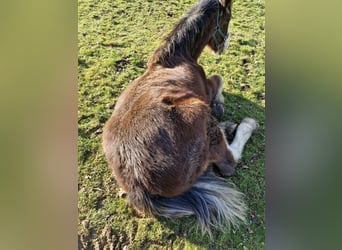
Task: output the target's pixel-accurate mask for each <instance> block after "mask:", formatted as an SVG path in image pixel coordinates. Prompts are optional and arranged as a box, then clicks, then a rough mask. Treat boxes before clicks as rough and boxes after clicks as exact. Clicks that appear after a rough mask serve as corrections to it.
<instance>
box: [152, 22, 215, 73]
mask: <svg viewBox="0 0 342 250" xmlns="http://www.w3.org/2000/svg"><path fill="white" fill-rule="evenodd" d="M191 18H192V19H193V20H190V19H191ZM196 22H203V20H201V17H197V18H196V20H195V21H194V17H193V16H189V17H187V18H184V19H182V20H181V21H180V23H178V24H177V25H176V26H175V28H174V29H173V30H172V31H171V32H170V34H169V35H168V36H167V37H166V39H165V42H164V44H163V45H161V46H160V47H159V48H157V50H156V51H155V52H154V54H153V56H152V58H151V60H150V62H149V65H150V66H153V65H161V66H164V67H173V66H176V65H177V64H179V63H181V62H182V61H192V62H197V59H198V58H199V56H200V55H201V53H202V51H203V49H204V47H205V46H206V45H207V43H208V41H209V39H210V35H211V30H212V29H213V27H212V26H213V25H214V24H213V23H212V21H211V22H210V21H209V22H206V24H205V25H204V27H201V29H199V28H198V27H199V26H198V24H197V23H196ZM202 26H203V25H202Z"/></svg>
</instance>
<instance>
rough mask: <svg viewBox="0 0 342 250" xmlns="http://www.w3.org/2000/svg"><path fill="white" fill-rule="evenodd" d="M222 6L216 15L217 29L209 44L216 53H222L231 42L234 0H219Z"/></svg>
mask: <svg viewBox="0 0 342 250" xmlns="http://www.w3.org/2000/svg"><path fill="white" fill-rule="evenodd" d="M219 2H220V6H219V9H218V10H217V13H216V15H215V17H214V18H215V29H214V31H213V34H212V35H211V38H210V40H209V43H208V46H209V48H211V49H212V50H213V51H214V52H215V53H216V54H221V53H222V52H223V51H225V50H226V49H227V48H228V44H229V21H230V18H231V6H232V2H233V0H219Z"/></svg>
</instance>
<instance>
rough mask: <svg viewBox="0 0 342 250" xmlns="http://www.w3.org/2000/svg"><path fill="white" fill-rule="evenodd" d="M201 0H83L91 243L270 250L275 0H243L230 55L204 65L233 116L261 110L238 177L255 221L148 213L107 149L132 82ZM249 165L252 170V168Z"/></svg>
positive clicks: (85, 228)
mask: <svg viewBox="0 0 342 250" xmlns="http://www.w3.org/2000/svg"><path fill="white" fill-rule="evenodd" d="M194 2H195V1H193V0H180V1H178V0H169V1H157V0H144V1H139V0H138V1H130V0H128V1H124V0H116V1H112V0H111V1H109V0H97V1H95V0H79V3H78V5H79V10H78V15H79V17H78V23H79V24H78V25H79V32H78V46H79V55H78V72H79V75H78V77H79V95H78V98H79V111H78V112H79V113H78V123H79V127H78V134H79V136H78V143H79V154H78V162H79V178H78V182H79V184H78V190H79V199H78V204H79V205H78V206H79V217H78V220H79V223H78V233H79V245H80V247H81V248H82V249H93V248H96V247H98V248H99V249H111V247H113V248H114V249H263V248H264V241H265V167H264V159H265V158H264V157H265V136H264V118H265V117H264V108H265V100H264V96H265V69H264V68H265V67H264V66H265V65H264V62H265V39H264V36H265V30H264V28H265V3H264V0H260V1H258V0H253V1H252V0H236V1H234V4H233V19H232V20H231V25H230V31H231V38H230V46H229V49H228V51H226V52H225V53H224V54H223V55H221V56H219V57H218V56H215V55H213V54H212V53H211V52H210V51H208V50H205V51H204V52H203V54H202V55H201V57H200V60H199V62H200V64H201V65H202V66H203V67H204V69H205V71H206V73H207V75H208V76H210V75H212V74H220V75H221V76H222V77H223V79H224V82H225V85H224V96H225V98H226V99H225V102H226V108H227V112H226V114H225V120H231V121H235V122H239V121H241V120H242V119H243V118H244V117H246V116H249V117H254V118H256V119H257V120H258V121H259V123H260V129H259V132H258V134H257V135H255V136H254V137H252V138H251V140H250V141H249V142H248V143H247V145H246V147H245V151H244V154H243V159H242V161H241V163H240V164H239V165H238V168H237V171H236V174H235V176H234V177H232V178H231V181H232V182H234V183H235V184H236V185H237V187H238V188H239V189H240V190H242V191H243V192H244V193H245V194H246V197H245V199H246V202H247V204H248V206H249V212H248V225H246V226H243V225H242V226H241V227H239V228H237V229H234V230H231V231H230V232H229V231H227V232H224V233H219V232H215V233H214V236H213V238H212V239H209V238H208V237H207V236H202V235H201V234H199V233H196V232H195V231H191V230H190V228H191V225H192V223H193V218H183V219H177V220H166V219H154V218H142V217H141V216H139V215H137V214H136V213H135V212H134V211H133V210H132V209H131V208H129V207H128V206H127V205H126V202H125V199H124V198H119V197H118V191H119V188H118V186H117V185H116V184H115V180H114V178H113V176H112V173H111V170H110V168H109V167H108V165H107V163H106V161H105V158H104V155H103V151H102V148H101V133H102V127H103V125H104V123H105V122H106V120H107V119H108V118H109V116H110V115H111V113H112V110H113V107H114V105H115V102H116V100H117V98H118V96H119V95H120V93H121V92H122V91H123V90H124V89H125V87H126V86H127V84H128V83H129V82H131V81H132V80H133V79H135V78H137V77H138V76H140V75H141V74H142V73H143V72H144V70H145V67H146V63H147V60H148V58H149V57H150V56H151V54H152V52H153V50H154V49H155V48H156V47H157V46H158V45H159V43H160V41H161V38H162V36H163V35H165V34H166V33H167V32H168V31H170V29H171V28H172V26H173V24H174V23H175V22H176V21H177V20H178V19H179V18H180V17H181V16H182V15H183V14H184V13H185V12H186V11H187V10H188V8H189V7H190V6H191V5H192V4H193V3H194ZM242 166H244V167H242Z"/></svg>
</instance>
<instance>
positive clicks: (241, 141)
mask: <svg viewBox="0 0 342 250" xmlns="http://www.w3.org/2000/svg"><path fill="white" fill-rule="evenodd" d="M226 126H227V124H225V123H221V124H220V128H221V130H222V128H223V127H226ZM258 127H259V125H258V123H257V121H256V120H254V119H252V118H248V117H246V118H244V119H243V120H242V122H241V123H240V124H239V126H238V127H237V129H236V133H235V137H234V139H233V141H232V143H231V144H228V142H227V147H228V149H229V150H230V151H231V152H232V154H233V157H234V160H235V161H236V162H238V161H239V160H240V159H241V154H242V151H243V148H244V146H245V144H246V142H247V141H248V139H249V138H250V137H251V135H252V134H253V133H254V132H255V131H256V130H257V129H258ZM223 131H224V130H223Z"/></svg>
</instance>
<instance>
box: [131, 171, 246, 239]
mask: <svg viewBox="0 0 342 250" xmlns="http://www.w3.org/2000/svg"><path fill="white" fill-rule="evenodd" d="M137 189H138V190H134V192H130V193H129V194H128V197H127V198H128V201H129V202H130V203H131V204H132V205H133V206H134V207H135V208H137V209H138V210H139V211H141V212H144V213H145V214H146V213H147V214H152V215H155V216H162V217H166V218H175V217H183V216H190V215H195V217H196V221H197V225H198V227H199V228H200V229H201V230H202V232H203V233H204V232H207V233H209V235H211V229H212V228H215V229H219V230H222V229H224V228H226V227H228V228H229V227H230V225H233V226H236V225H237V224H239V223H240V222H244V223H245V222H246V219H245V213H246V210H247V209H246V206H245V204H244V202H243V199H242V198H243V194H242V193H241V192H239V191H237V190H236V189H235V188H234V186H233V185H232V184H230V185H228V183H227V182H226V181H225V179H223V178H221V177H218V176H215V175H203V176H201V177H200V178H199V179H198V180H197V182H196V183H195V184H194V186H192V187H191V188H190V189H189V190H188V191H186V192H184V193H183V194H181V195H178V196H175V197H170V198H165V197H154V196H150V195H149V194H148V193H147V192H145V191H143V190H139V188H137ZM132 191H133V190H132Z"/></svg>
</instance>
